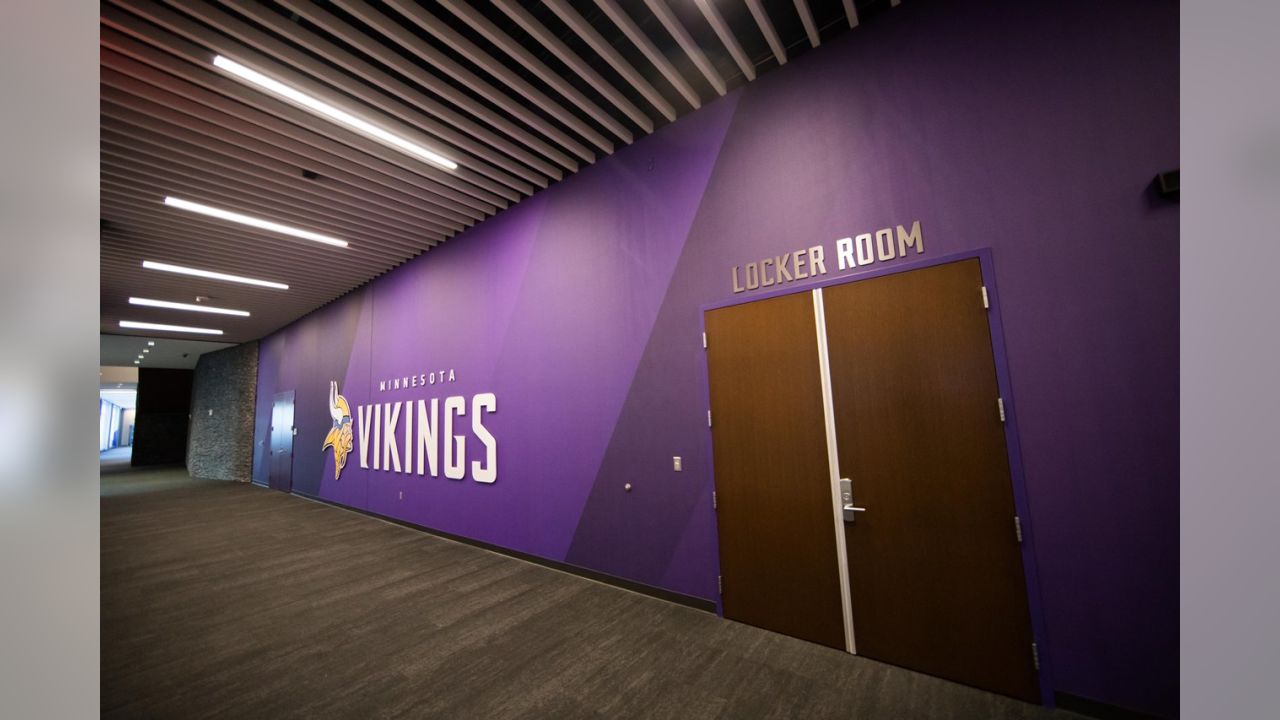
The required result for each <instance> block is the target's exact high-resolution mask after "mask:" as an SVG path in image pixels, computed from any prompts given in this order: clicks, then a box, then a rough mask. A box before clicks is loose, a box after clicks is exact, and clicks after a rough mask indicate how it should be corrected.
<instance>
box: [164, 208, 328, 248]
mask: <svg viewBox="0 0 1280 720" xmlns="http://www.w3.org/2000/svg"><path fill="white" fill-rule="evenodd" d="M164 204H165V205H169V206H171V207H176V208H181V209H183V210H190V211H191V212H194V213H200V214H201V215H208V216H210V217H216V218H220V219H222V220H230V221H231V222H235V223H240V224H241V225H248V226H250V227H256V228H259V229H261V230H270V231H271V232H278V233H280V234H282V235H292V236H293V237H299V238H303V239H305V240H315V241H316V242H321V243H325V244H326V245H336V246H338V247H346V246H347V241H346V240H339V239H338V238H335V237H329V236H328V235H321V234H320V233H318V232H311V231H310V230H303V229H302V228H296V227H292V226H290V225H281V224H280V223H278V222H272V221H270V220H263V219H262V218H256V217H253V216H252V215H244V214H241V213H238V212H232V211H230V210H223V209H222V208H216V207H210V206H208V205H201V204H200V203H196V202H191V201H190V200H183V199H181V198H175V197H166V198H165V199H164Z"/></svg>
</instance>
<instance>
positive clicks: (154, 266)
mask: <svg viewBox="0 0 1280 720" xmlns="http://www.w3.org/2000/svg"><path fill="white" fill-rule="evenodd" d="M142 267H144V268H146V269H148V270H163V271H165V272H171V273H178V274H180V275H195V276H196V277H202V278H209V279H210V280H226V281H227V282H236V283H244V284H245V285H257V286H259V287H268V288H275V289H276V290H288V289H289V286H288V285H285V284H284V283H278V282H272V281H270V280H258V279H256V278H248V277H242V276H240V275H229V274H227V273H220V272H214V271H212V270H198V269H196V268H189V267H183V266H181V265H170V264H169V263H162V262H153V261H151V260H143V261H142Z"/></svg>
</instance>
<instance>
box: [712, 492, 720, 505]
mask: <svg viewBox="0 0 1280 720" xmlns="http://www.w3.org/2000/svg"><path fill="white" fill-rule="evenodd" d="M719 508H720V506H719V505H717V504H716V491H715V490H712V491H711V509H712V510H718V509H719Z"/></svg>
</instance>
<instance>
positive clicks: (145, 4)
mask: <svg viewBox="0 0 1280 720" xmlns="http://www.w3.org/2000/svg"><path fill="white" fill-rule="evenodd" d="M112 2H113V3H115V4H116V5H119V6H121V7H123V8H126V9H127V10H128V11H129V12H131V13H133V14H134V15H137V16H138V17H141V18H144V19H146V20H148V21H150V22H153V23H155V24H157V25H160V26H161V27H164V28H165V29H167V30H169V31H171V32H174V33H177V34H178V35H181V36H182V37H185V38H187V39H188V40H191V41H192V42H195V43H197V44H199V45H202V46H204V47H206V48H209V50H210V51H212V52H211V55H212V54H213V53H218V54H222V55H225V56H227V57H229V58H231V59H233V60H235V61H236V62H239V63H243V64H245V65H249V66H251V67H253V68H254V69H255V70H258V71H260V72H262V73H265V74H267V75H269V76H271V77H273V78H275V79H276V80H279V81H280V82H283V83H286V84H288V85H291V86H293V87H294V88H297V89H298V90H300V91H302V92H305V93H307V94H309V95H311V96H313V97H315V98H318V99H320V100H322V101H323V102H325V103H328V104H329V105H332V106H334V107H337V108H341V109H343V110H345V111H347V112H349V113H351V114H352V115H356V116H368V115H369V112H368V111H367V110H365V109H363V108H359V107H354V106H353V104H352V103H351V102H350V101H349V100H348V99H346V97H345V96H343V95H342V94H340V93H338V92H336V91H334V90H332V89H330V86H329V85H326V84H325V83H323V82H321V81H319V80H316V79H314V77H316V76H319V77H324V78H326V79H327V80H328V81H329V82H332V83H334V85H335V86H337V87H340V88H341V89H342V90H343V92H346V93H349V94H350V96H351V97H354V98H357V99H359V100H360V101H361V102H364V103H367V104H368V105H370V106H373V107H377V108H379V109H381V110H382V111H384V112H391V113H392V114H407V115H412V114H413V113H412V111H411V110H409V109H408V108H406V107H404V106H403V103H399V102H398V101H393V100H391V99H390V98H387V97H386V96H385V95H380V94H379V93H375V92H374V91H373V90H371V89H369V88H367V87H366V86H364V85H363V84H360V83H354V82H346V81H344V80H342V79H341V78H340V77H339V75H340V74H339V73H337V72H336V71H334V70H333V69H332V68H326V66H324V65H323V64H322V63H319V62H317V61H315V60H313V59H311V58H308V57H306V56H303V55H302V54H301V53H298V52H297V51H295V50H293V49H292V48H290V47H288V46H287V45H284V44H283V43H279V42H275V43H274V47H273V53H274V54H278V55H280V56H282V57H288V58H290V62H291V63H296V64H297V65H301V66H305V67H307V68H308V71H309V72H312V73H314V75H307V74H304V73H303V72H301V71H298V70H294V69H291V68H290V67H287V66H286V65H285V64H284V62H283V61H276V60H273V59H272V58H271V57H269V56H267V55H266V54H264V53H261V52H258V51H256V50H253V49H251V48H249V47H248V46H247V45H244V44H243V43H241V42H237V41H235V40H232V39H231V38H229V37H227V36H226V35H222V34H221V33H218V32H214V31H213V30H210V29H208V28H206V27H205V26H203V25H201V24H199V23H197V22H195V21H194V20H192V19H191V18H188V17H186V16H183V15H180V14H178V13H177V12H174V11H172V10H169V9H167V8H164V7H161V6H160V5H159V4H158V3H155V2H152V0H112ZM183 8H184V10H189V11H196V10H199V11H201V19H204V20H210V19H211V20H215V21H219V22H221V23H222V24H223V25H226V26H228V27H233V28H237V29H241V30H251V28H247V26H244V27H242V25H243V24H242V23H241V24H237V23H238V21H236V22H230V21H229V20H228V18H227V16H226V13H221V12H216V11H214V10H213V9H212V8H210V7H208V6H205V5H200V4H195V3H193V4H190V5H184V6H183ZM215 13H216V14H215ZM246 34H250V35H253V36H254V37H257V36H258V35H261V33H260V32H259V33H257V34H254V33H246ZM212 61H213V58H212V56H210V57H209V62H210V63H212ZM392 111H395V112H392ZM422 122H427V121H426V120H425V119H423V120H422ZM376 124H378V125H380V126H382V127H383V128H385V129H386V130H388V131H391V132H394V133H396V134H397V135H400V136H401V137H404V138H406V139H408V140H411V141H413V142H416V143H418V144H420V145H423V146H425V147H428V148H434V149H436V150H438V151H439V152H440V153H441V154H443V155H446V156H448V157H450V158H451V159H453V160H455V161H456V162H457V163H458V168H457V169H456V170H453V171H446V172H447V174H448V175H450V176H452V177H453V178H455V180H454V185H455V187H457V188H458V189H460V190H464V191H466V190H468V187H467V186H468V185H471V186H475V187H478V188H483V189H485V190H486V191H488V192H490V193H494V194H497V195H501V196H503V197H505V198H507V199H508V200H510V201H512V202H515V201H516V200H519V199H520V197H521V196H522V195H528V194H530V193H532V192H533V187H532V186H531V185H530V183H529V182H528V181H525V180H520V179H517V178H515V177H513V176H512V175H511V174H509V173H508V172H506V171H504V170H499V169H498V168H496V167H494V166H492V165H490V164H488V163H485V162H482V161H481V160H480V159H479V158H477V157H474V156H472V155H470V154H468V153H465V152H463V151H462V150H460V149H459V148H457V147H454V146H451V145H449V144H448V143H446V142H444V141H443V140H441V139H440V138H439V137H430V136H428V135H426V134H425V133H423V132H422V131H421V130H418V129H417V128H414V127H410V126H409V125H408V124H407V123H405V122H404V121H402V120H399V119H394V118H392V117H389V116H385V115H384V116H381V117H378V118H377V119H376ZM416 164H418V165H422V166H424V168H423V169H424V170H425V169H427V168H430V169H432V170H435V169H436V168H435V166H433V165H430V164H429V163H427V162H426V161H418V162H417V163H416Z"/></svg>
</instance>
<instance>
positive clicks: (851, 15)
mask: <svg viewBox="0 0 1280 720" xmlns="http://www.w3.org/2000/svg"><path fill="white" fill-rule="evenodd" d="M843 2H844V16H845V17H846V18H847V19H848V20H849V27H851V28H856V27H858V8H857V6H856V5H854V4H853V0H843Z"/></svg>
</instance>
